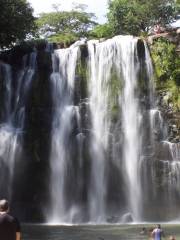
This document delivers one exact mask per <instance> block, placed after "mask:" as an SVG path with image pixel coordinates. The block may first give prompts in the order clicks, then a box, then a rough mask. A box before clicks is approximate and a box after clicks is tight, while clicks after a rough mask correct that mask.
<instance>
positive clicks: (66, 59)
mask: <svg viewBox="0 0 180 240" xmlns="http://www.w3.org/2000/svg"><path fill="white" fill-rule="evenodd" d="M54 47H55V44H48V45H46V44H45V43H43V42H42V43H40V46H39V47H38V50H37V52H36V50H33V49H31V50H30V51H32V52H31V53H30V54H25V55H23V53H22V52H20V53H19V52H18V53H16V52H15V53H13V54H14V55H13V54H12V55H8V58H5V59H6V61H8V62H11V63H12V65H10V64H7V63H4V62H3V61H1V62H0V93H1V102H0V195H1V196H0V197H5V198H8V199H9V200H10V201H11V200H12V203H14V202H15V205H14V206H13V207H14V209H15V208H16V206H22V204H25V207H24V209H28V210H24V211H23V212H20V211H19V209H20V207H19V209H18V210H17V212H18V211H19V212H20V214H22V215H21V216H22V218H23V219H25V220H27V221H31V220H34V221H46V222H48V223H52V224H56V223H60V224H74V223H75V224H84V223H90V224H104V223H117V222H120V223H127V222H142V221H157V220H164V219H165V220H169V219H173V218H176V217H177V218H178V217H179V216H180V210H179V200H180V191H179V187H180V186H179V184H180V145H179V143H177V142H176V141H178V137H177V138H174V135H175V134H176V133H177V132H178V127H179V126H178V124H176V120H177V119H175V120H172V119H169V115H168V114H169V113H168V114H166V112H165V111H162V110H164V109H163V107H162V106H161V105H159V106H158V103H159V102H160V101H159V102H158V95H157V96H156V93H155V76H154V72H153V64H152V61H151V56H150V53H149V49H148V46H147V44H146V43H145V42H144V41H143V40H141V39H139V38H136V37H133V36H116V37H113V38H112V39H108V40H104V41H102V40H89V41H86V40H82V41H77V42H76V43H74V44H73V45H72V46H70V47H69V48H66V49H56V50H55V49H54ZM28 51H29V50H28ZM8 54H9V53H8ZM18 54H20V55H18ZM16 55H17V56H18V57H19V58H18V59H17V62H16V60H15V57H16ZM11 57H12V59H11ZM17 63H18V64H17ZM162 94H163V93H162ZM162 96H163V95H162ZM162 96H161V97H162ZM160 100H161V99H160ZM170 114H172V113H170ZM170 117H171V116H170ZM171 121H172V122H171ZM173 121H174V122H173ZM169 122H170V126H168V123H169ZM172 139H173V140H172ZM170 141H174V142H170ZM22 177H23V182H22V181H21V178H22ZM4 179H6V184H4ZM27 185H28V187H29V191H27V189H26V188H27ZM17 186H18V190H16V191H14V189H17ZM165 209H168V210H167V211H164V210H165ZM31 210H32V211H31ZM19 212H18V213H19ZM31 212H32V213H31Z"/></svg>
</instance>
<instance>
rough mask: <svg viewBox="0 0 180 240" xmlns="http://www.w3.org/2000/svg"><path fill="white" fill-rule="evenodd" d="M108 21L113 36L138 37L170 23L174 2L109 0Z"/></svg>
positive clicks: (169, 0) (171, 0) (173, 0)
mask: <svg viewBox="0 0 180 240" xmlns="http://www.w3.org/2000/svg"><path fill="white" fill-rule="evenodd" d="M108 8H109V12H108V15H107V16H108V20H109V24H110V25H111V27H112V30H113V33H114V34H133V35H138V34H141V33H142V32H148V31H149V29H150V28H151V27H153V26H154V25H156V24H160V25H161V26H164V25H166V24H167V23H169V22H171V21H172V20H173V19H174V17H175V14H176V10H175V9H176V8H175V0H148V1H147V0H110V1H109V7H108Z"/></svg>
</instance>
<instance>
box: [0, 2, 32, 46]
mask: <svg viewBox="0 0 180 240" xmlns="http://www.w3.org/2000/svg"><path fill="white" fill-rule="evenodd" d="M34 20H35V18H34V17H33V9H32V8H31V6H30V4H29V3H28V2H27V1H26V0H0V48H3V47H9V46H10V45H11V44H13V43H15V42H17V41H20V40H23V39H24V38H25V37H26V34H28V33H31V31H32V30H33V28H34V26H35V25H34Z"/></svg>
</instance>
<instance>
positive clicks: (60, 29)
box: [37, 5, 97, 37]
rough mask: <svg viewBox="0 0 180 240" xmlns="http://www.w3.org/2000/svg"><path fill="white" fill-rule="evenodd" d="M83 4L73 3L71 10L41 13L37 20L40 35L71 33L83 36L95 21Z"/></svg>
mask: <svg viewBox="0 0 180 240" xmlns="http://www.w3.org/2000/svg"><path fill="white" fill-rule="evenodd" d="M84 7H85V6H84V5H83V6H80V5H75V8H74V9H72V10H71V11H60V10H59V9H58V8H56V11H55V12H50V13H41V14H40V17H39V19H38V20H37V25H38V28H39V33H40V35H44V36H46V35H48V36H50V35H57V34H72V35H74V36H78V37H85V36H87V35H88V32H89V31H90V30H91V29H92V28H93V26H95V25H96V24H97V23H96V22H95V21H94V20H93V18H94V17H95V16H94V14H92V13H87V12H85V11H84Z"/></svg>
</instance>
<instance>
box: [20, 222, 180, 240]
mask: <svg viewBox="0 0 180 240" xmlns="http://www.w3.org/2000/svg"><path fill="white" fill-rule="evenodd" d="M154 226H155V224H146V225H134V224H133V225H79V226H49V225H30V224H25V225H23V226H22V235H23V240H66V239H67V240H128V239H129V240H131V239H132V240H149V239H150V237H149V236H148V235H149V234H148V233H149V229H152V228H153V227H154ZM142 227H146V229H147V234H146V235H140V231H141V229H142ZM162 228H163V230H164V232H165V236H166V238H165V239H169V236H170V235H175V236H176V240H180V225H179V224H176V225H174V224H168V225H167V224H166V225H162Z"/></svg>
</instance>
